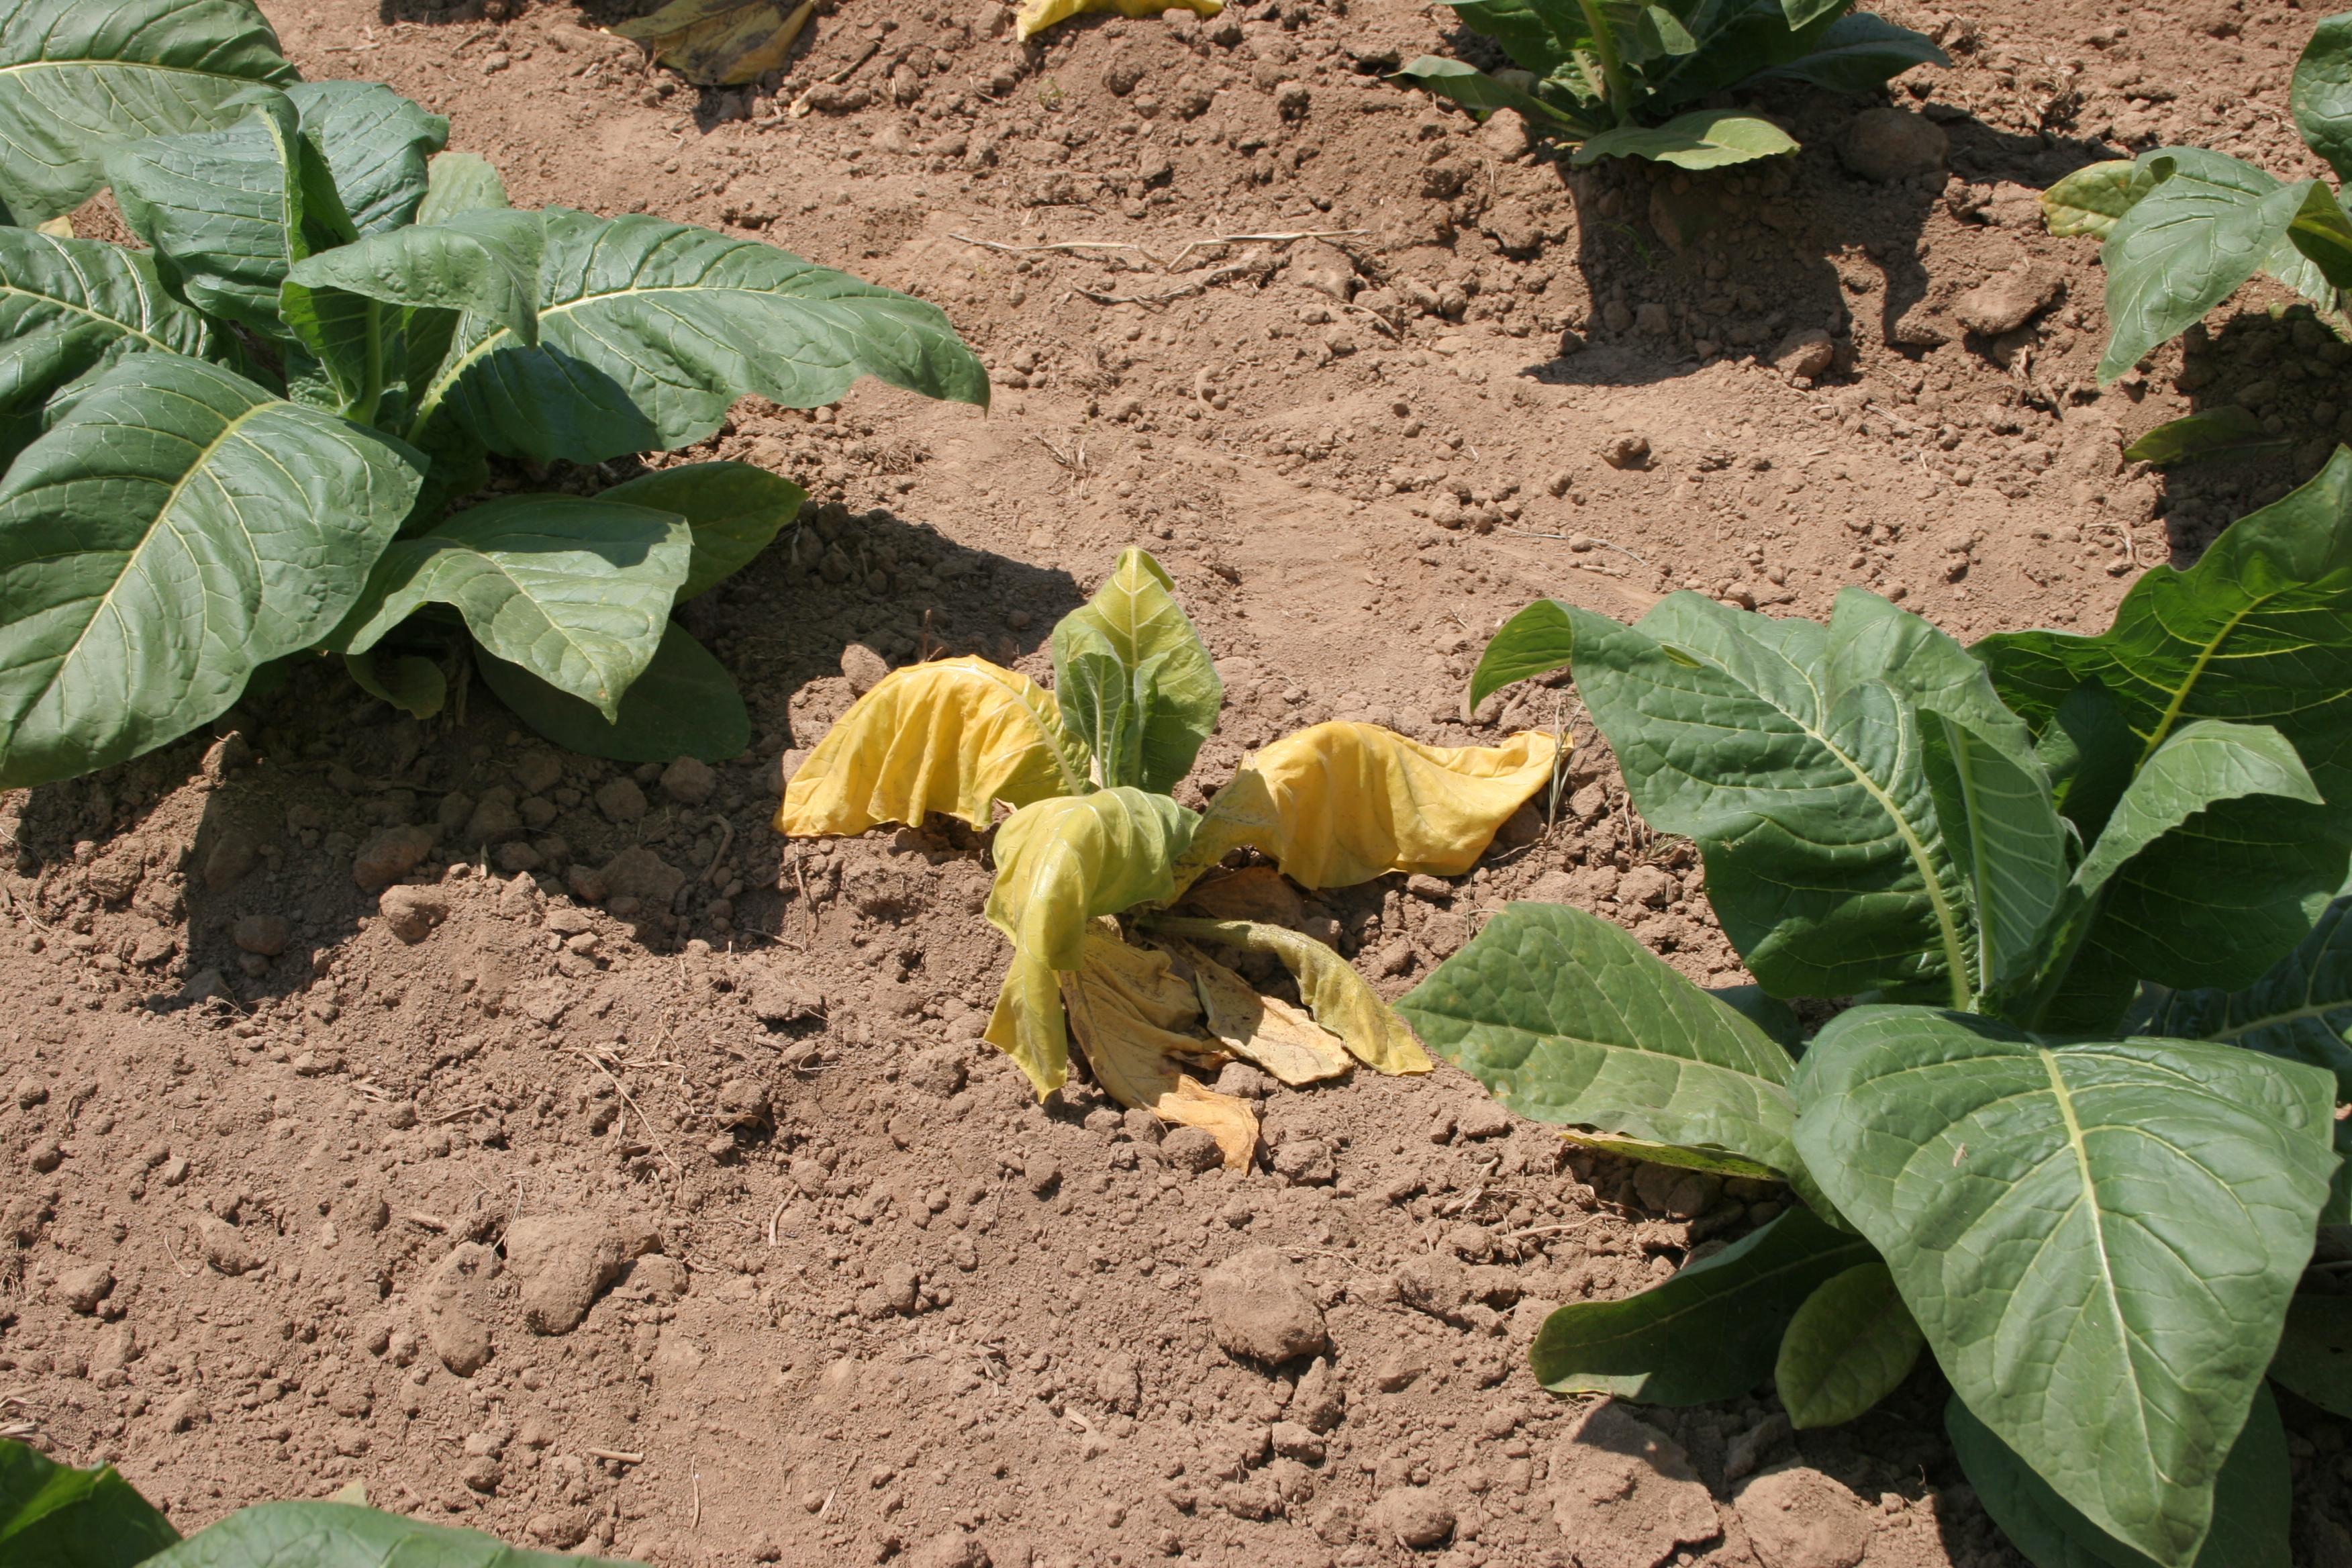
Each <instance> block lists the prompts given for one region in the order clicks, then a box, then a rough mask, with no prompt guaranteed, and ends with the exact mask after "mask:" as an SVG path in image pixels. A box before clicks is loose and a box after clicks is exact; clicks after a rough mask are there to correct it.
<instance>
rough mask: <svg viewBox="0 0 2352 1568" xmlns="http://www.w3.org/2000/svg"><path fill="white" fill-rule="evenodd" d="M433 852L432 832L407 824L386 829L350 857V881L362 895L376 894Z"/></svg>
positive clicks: (413, 868) (429, 829) (405, 874)
mask: <svg viewBox="0 0 2352 1568" xmlns="http://www.w3.org/2000/svg"><path fill="white" fill-rule="evenodd" d="M432 853H433V829H431V828H429V827H420V826H415V825H413V824H412V825H410V826H402V827H387V828H385V829H384V830H383V832H381V833H379V834H377V835H376V836H375V837H373V838H371V839H369V840H368V841H367V842H366V843H365V844H362V846H360V851H359V853H358V854H357V855H355V856H353V857H352V881H354V882H357V883H358V884H359V885H360V890H361V891H362V892H366V893H380V892H382V891H383V889H386V888H388V887H390V886H392V884H393V883H394V882H397V881H399V880H400V879H402V878H403V877H405V876H407V875H408V874H409V873H410V872H411V871H414V870H415V869H416V868H417V867H418V866H419V865H421V864H423V863H424V860H425V857H426V856H427V855H430V854H432Z"/></svg>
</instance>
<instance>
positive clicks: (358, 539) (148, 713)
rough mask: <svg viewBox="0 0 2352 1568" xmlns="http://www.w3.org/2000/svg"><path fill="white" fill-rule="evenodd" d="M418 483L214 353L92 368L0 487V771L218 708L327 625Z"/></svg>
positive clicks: (359, 432) (90, 761) (77, 761)
mask: <svg viewBox="0 0 2352 1568" xmlns="http://www.w3.org/2000/svg"><path fill="white" fill-rule="evenodd" d="M417 484H418V466H417V464H416V462H415V458H414V456H413V454H410V453H408V452H407V451H405V449H404V448H403V447H400V445H399V444H398V443H397V442H394V441H392V440H390V439H389V438H387V437H381V436H378V435H376V434H375V433H374V432H373V431H369V430H364V429H361V428H359V427H357V426H352V425H350V424H348V423H346V422H344V421H342V420H340V419H336V418H334V417H332V416H329V415H324V414H320V413H319V412H317V411H315V410H313V409H309V408H303V407H300V406H299V405H295V404H291V403H287V402H284V401H282V400H280V399H278V398H276V397H273V396H271V395H269V393H268V392H267V391H265V390H263V389H262V388H261V387H259V386H257V385H255V384H253V383H251V382H249V381H247V380H246V379H245V378H243V377H242V376H239V375H236V374H232V373H230V372H228V371H226V370H223V369H221V368H219V367H218V366H216V365H211V364H205V363H202V362H200V361H197V360H193V359H185V358H182V357H180V356H179V355H176V354H161V353H142V354H131V355H129V356H127V357H126V358H124V359H123V360H122V361H121V362H120V363H117V364H116V365H114V366H113V367H112V368H111V369H110V370H108V371H106V372H104V373H103V374H101V375H100V376H99V377H98V378H97V379H96V380H95V381H94V382H92V383H90V384H89V388H88V390H87V391H85V392H83V393H82V394H81V395H79V397H77V398H76V400H75V402H74V405H73V407H72V409H71V410H70V412H68V413H67V414H66V415H64V416H62V417H61V418H59V419H58V422H57V423H56V425H55V426H53V427H52V428H51V429H50V430H49V432H48V433H47V435H45V436H43V437H41V438H40V439H39V440H37V441H36V442H34V443H33V444H32V445H31V446H30V447H26V449H25V452H24V453H23V455H22V456H20V457H19V458H17V459H16V465H15V467H13V468H10V469H9V470H8V474H7V477H6V479H5V480H0V604H5V605H6V607H7V619H6V623H5V626H0V784H6V785H16V784H37V783H41V782H44V781H47V780H50V779H59V778H69V777H72V776H73V775H75V774H77V773H86V772H88V771H89V770H90V769H92V768H98V767H103V766H105V765H106V764H108V763H115V762H120V761H121V760H123V759H124V758H126V757H132V756H136V755H138V754H139V753H140V752H144V751H147V750H150V749H151V748H152V747H155V746H159V745H162V744H163V742H167V741H171V740H175V739H177V738H178V737H179V736H181V735H183V734H184V733H186V732H187V731H189V730H191V729H193V728H194V727H195V726H196V725H198V724H201V723H204V722H205V721H207V720H209V719H211V718H213V717H214V716H215V715H216V714H218V713H219V712H221V711H222V710H224V709H226V707H228V705H229V704H230V703H232V702H234V701H236V698H237V694H238V693H239V692H240V691H242V690H243V689H244V687H245V681H246V677H247V675H248V674H250V673H251V672H252V671H253V669H254V668H257V666H260V665H262V664H266V663H268V661H269V660H271V659H274V658H279V657H281V656H283V655H286V654H289V653H292V652H294V651H295V650H296V649H298V648H302V647H309V646H310V644H312V643H314V642H316V641H318V640H319V638H320V637H322V636H324V635H325V634H326V633H327V632H328V631H330V630H331V629H332V628H333V626H335V624H336V623H337V622H338V621H340V620H341V618H342V616H343V615H344V613H345V612H346V611H347V610H349V609H350V608H351V606H352V603H353V601H354V600H356V599H357V597H358V596H359V592H360V589H361V587H362V584H364V583H365V582H366V580H367V574H368V569H369V568H370V567H371V566H373V564H374V563H375V557H376V555H377V553H378V552H381V551H382V550H383V546H384V544H385V543H386V542H388V541H389V540H390V539H391V538H392V535H393V531H394V529H395V528H397V527H398V526H399V524H400V520H401V518H402V516H403V515H404V514H405V513H406V511H407V510H408V507H409V503H410V502H411V501H412V500H414V499H415V495H416V489H417ZM264 520H266V525H265V521H264Z"/></svg>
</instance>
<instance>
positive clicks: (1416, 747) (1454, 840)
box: [1182, 721, 1559, 888]
mask: <svg viewBox="0 0 2352 1568" xmlns="http://www.w3.org/2000/svg"><path fill="white" fill-rule="evenodd" d="M1558 756H1559V746H1558V744H1557V743H1556V742H1554V741H1553V740H1552V738H1551V737H1550V736H1549V735H1547V734H1544V733H1542V732H1541V731H1533V730H1530V731H1523V732H1521V733H1519V734H1517V735H1514V736H1512V737H1511V738H1510V739H1509V740H1508V741H1507V742H1504V743H1503V744H1502V745H1499V746H1450V747H1449V746H1424V745H1423V744H1422V743H1421V742H1418V741H1409V740H1407V739H1406V738H1405V737H1403V736H1402V735H1400V734H1398V733H1396V732H1395V731H1392V730H1383V729H1381V727H1380V726H1379V725H1377V724H1360V723H1352V722H1346V721H1341V722H1335V723H1329V724H1317V725H1315V726H1314V727H1312V728H1311V729H1306V730H1301V731H1298V732H1297V734H1295V735H1288V736H1285V737H1284V738H1283V739H1281V740H1279V741H1276V742H1275V743H1274V744H1272V745H1270V746H1268V747H1266V748H1265V750H1264V751H1261V752H1257V753H1256V754H1255V755H1254V756H1252V757H1250V758H1249V759H1248V761H1246V762H1245V763H1243V765H1242V768H1241V771H1240V772H1239V773H1235V774H1234V778H1233V781H1232V782H1231V783H1229V784H1226V785H1225V787H1224V788H1223V789H1222V790H1220V791H1218V792H1217V796H1216V798H1215V799H1214V800H1213V801H1211V802H1210V803H1209V809H1208V811H1207V813H1206V814H1205V815H1204V816H1202V824H1201V829H1202V830H1201V836H1200V837H1199V839H1198V840H1197V841H1196V843H1195V847H1194V851H1193V853H1192V855H1191V856H1189V857H1187V858H1186V862H1185V868H1186V870H1187V872H1188V873H1189V875H1187V876H1185V877H1184V878H1183V879H1182V880H1183V882H1184V883H1185V884H1186V885H1189V884H1190V882H1191V879H1192V877H1193V876H1197V875H1199V873H1200V872H1201V871H1202V870H1205V869H1207V868H1209V867H1210V866H1213V865H1214V864H1215V863H1216V862H1217V861H1218V860H1220V859H1222V858H1223V857H1224V856H1225V855H1226V853H1227V852H1229V851H1231V850H1233V849H1236V848H1239V847H1243V846H1244V845H1247V846H1249V847H1253V848H1255V849H1257V850H1259V851H1261V852H1263V853H1264V854H1265V855H1268V856H1270V857H1272V858H1274V860H1275V861H1276V864H1278V865H1279V866H1281V868H1282V871H1283V875H1285V876H1286V877H1288V878H1289V879H1291V880H1292V881H1294V882H1297V884H1299V885H1300V886H1301V887H1305V888H1344V887H1349V886H1351V885H1352V884H1354V883H1357V882H1364V881H1370V879H1372V878H1374V877H1378V876H1381V875H1382V874H1384V873H1386V872H1390V871H1425V872H1427V873H1429V874H1430V875H1432V876H1437V877H1457V876H1460V875H1461V874H1462V873H1463V872H1465V871H1467V870H1468V869H1470V868H1471V867H1473V866H1475V865H1476V864H1477V863H1478V857H1479V856H1481V855H1483V854H1485V853H1486V846H1487V845H1488V844H1489V843H1491V842H1493V840H1494V837H1495V832H1496V829H1497V828H1499V827H1501V826H1503V823H1504V821H1505V819H1506V818H1507V817H1508V816H1510V815H1511V814H1512V813H1513V812H1515V811H1517V810H1518V808H1519V807H1520V806H1522V805H1526V804H1527V803H1528V800H1529V799H1531V798H1532V797H1533V796H1534V795H1535V794H1536V792H1537V791H1538V790H1540V789H1542V788H1543V787H1544V785H1545V784H1549V782H1550V781H1551V772H1552V764H1553V763H1554V762H1555V760H1556V759H1557V758H1558Z"/></svg>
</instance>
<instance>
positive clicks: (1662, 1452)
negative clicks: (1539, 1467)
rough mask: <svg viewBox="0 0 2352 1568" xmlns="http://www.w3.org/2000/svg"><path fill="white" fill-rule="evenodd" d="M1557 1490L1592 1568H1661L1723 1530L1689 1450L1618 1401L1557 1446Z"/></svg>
mask: <svg viewBox="0 0 2352 1568" xmlns="http://www.w3.org/2000/svg"><path fill="white" fill-rule="evenodd" d="M1551 1490H1552V1517H1553V1518H1554V1519H1555V1520H1556V1521H1558V1523H1559V1528H1560V1530H1561V1531H1562V1532H1563V1533H1564V1534H1566V1535H1567V1537H1568V1539H1569V1545H1570V1550H1571V1551H1573V1552H1575V1553H1576V1559H1577V1562H1578V1563H1580V1564H1583V1565H1584V1568H1658V1564H1659V1563H1664V1561H1665V1560H1666V1559H1667V1558H1669V1557H1672V1556H1673V1555H1674V1554H1675V1550H1676V1549H1677V1548H1679V1547H1684V1546H1696V1545H1697V1544H1698V1543H1699V1542H1703V1541H1707V1540H1710V1539H1712V1538H1713V1537H1714V1536H1715V1535H1717V1533H1719V1532H1720V1531H1721V1530H1722V1528H1723V1526H1722V1523H1721V1521H1718V1520H1717V1517H1716V1511H1715V1500H1714V1498H1713V1497H1712V1496H1710V1495H1709V1494H1708V1492H1707V1489H1706V1482H1704V1481H1702V1480H1700V1479H1698V1476H1697V1473H1696V1471H1694V1470H1693V1469H1692V1468H1691V1462H1690V1456H1689V1454H1687V1453H1686V1452H1685V1451H1684V1449H1683V1447H1682V1445H1681V1444H1679V1443H1676V1442H1675V1440H1674V1439H1673V1438H1671V1437H1669V1436H1666V1435H1665V1434H1664V1432H1661V1431H1659V1430H1658V1429H1657V1428H1656V1427H1655V1426H1651V1425H1650V1424H1649V1423H1648V1422H1646V1421H1643V1420H1640V1419H1638V1418H1637V1417H1635V1416H1633V1415H1630V1414H1628V1413H1627V1412H1626V1410H1625V1409H1624V1408H1623V1407H1622V1406H1621V1405H1618V1404H1617V1403H1616V1402H1615V1401H1613V1400H1612V1401H1611V1402H1609V1403H1607V1404H1604V1405H1597V1406H1595V1407H1594V1408H1593V1409H1592V1410H1591V1413H1589V1414H1588V1415H1585V1416H1584V1418H1583V1419H1582V1420H1580V1421H1579V1422H1578V1423H1577V1424H1576V1426H1574V1427H1573V1428H1571V1429H1570V1432H1569V1433H1568V1435H1567V1436H1564V1437H1562V1438H1560V1439H1559V1442H1557V1443H1555V1444H1554V1445H1553V1446H1552V1451H1551Z"/></svg>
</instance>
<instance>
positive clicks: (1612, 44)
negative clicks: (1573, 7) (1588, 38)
mask: <svg viewBox="0 0 2352 1568" xmlns="http://www.w3.org/2000/svg"><path fill="white" fill-rule="evenodd" d="M1577 4H1578V5H1580V6H1581V7H1583V10H1584V25H1585V26H1588V27H1591V29H1592V52H1593V53H1594V54H1596V55H1599V56H1600V57H1601V81H1602V82H1603V84H1605V85H1606V87H1607V88H1608V90H1609V113H1610V117H1611V118H1612V120H1613V121H1615V122H1616V123H1617V124H1619V125H1630V124H1632V123H1633V89H1632V88H1631V87H1629V86H1628V85H1627V83H1626V80H1625V65H1624V62H1623V61H1622V60H1621V59H1620V58H1618V56H1617V36H1616V35H1615V34H1614V33H1612V32H1611V31H1610V30H1609V18H1608V16H1606V15H1605V14H1604V13H1603V12H1602V10H1601V0H1577Z"/></svg>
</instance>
